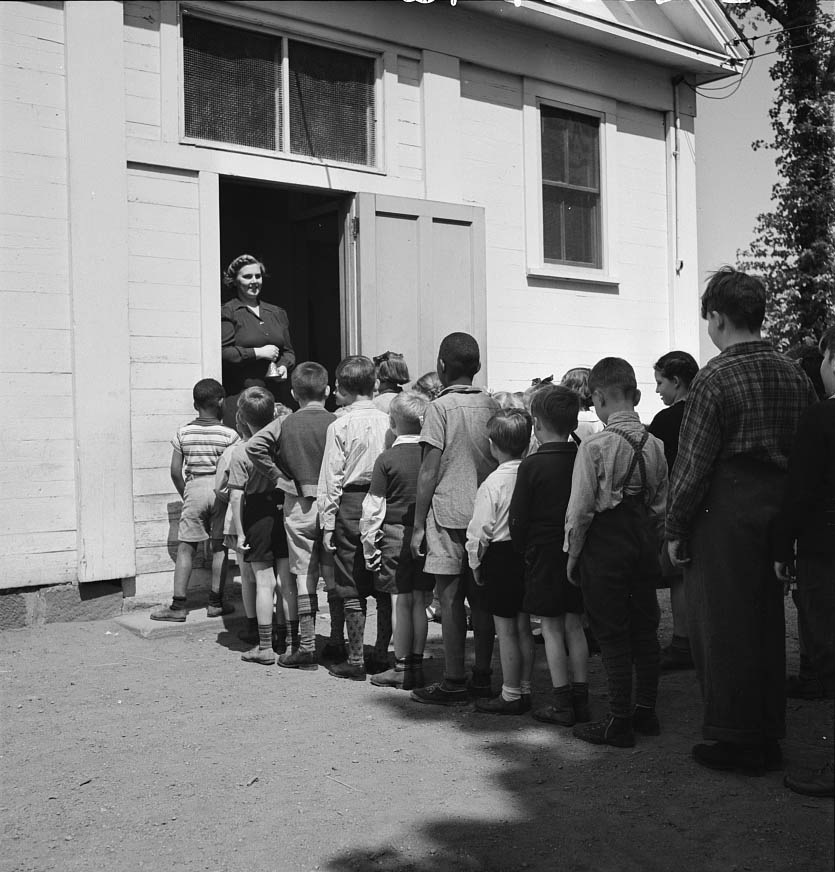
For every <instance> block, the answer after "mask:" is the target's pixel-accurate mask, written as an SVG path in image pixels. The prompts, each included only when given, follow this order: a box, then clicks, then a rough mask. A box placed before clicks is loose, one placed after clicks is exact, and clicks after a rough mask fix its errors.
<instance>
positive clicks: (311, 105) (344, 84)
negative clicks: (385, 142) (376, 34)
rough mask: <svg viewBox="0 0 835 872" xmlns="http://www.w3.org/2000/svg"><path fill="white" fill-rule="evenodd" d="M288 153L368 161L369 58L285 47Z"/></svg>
mask: <svg viewBox="0 0 835 872" xmlns="http://www.w3.org/2000/svg"><path fill="white" fill-rule="evenodd" d="M289 52H290V151H292V152H293V153H294V154H307V155H311V156H313V157H318V158H322V159H329V160H338V161H344V162H345V163H354V164H366V165H372V164H373V163H374V59H373V58H368V57H361V56H359V55H352V54H347V53H345V52H341V51H334V50H333V49H329V48H322V47H321V46H317V45H309V44H307V43H302V42H291V43H290V48H289Z"/></svg>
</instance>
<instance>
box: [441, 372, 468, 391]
mask: <svg viewBox="0 0 835 872" xmlns="http://www.w3.org/2000/svg"><path fill="white" fill-rule="evenodd" d="M461 386H463V387H467V388H471V387H472V386H473V377H472V376H471V375H462V376H459V377H458V378H453V379H450V380H449V381H447V382H444V389H446V388H452V387H461Z"/></svg>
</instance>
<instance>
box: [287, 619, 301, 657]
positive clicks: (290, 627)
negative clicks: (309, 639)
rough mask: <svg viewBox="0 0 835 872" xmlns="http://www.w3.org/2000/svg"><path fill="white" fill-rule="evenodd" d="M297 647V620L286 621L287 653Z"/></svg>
mask: <svg viewBox="0 0 835 872" xmlns="http://www.w3.org/2000/svg"><path fill="white" fill-rule="evenodd" d="M298 647H299V622H298V620H296V621H287V653H288V654H289V653H290V652H291V651H295V650H296V649H297V648H298Z"/></svg>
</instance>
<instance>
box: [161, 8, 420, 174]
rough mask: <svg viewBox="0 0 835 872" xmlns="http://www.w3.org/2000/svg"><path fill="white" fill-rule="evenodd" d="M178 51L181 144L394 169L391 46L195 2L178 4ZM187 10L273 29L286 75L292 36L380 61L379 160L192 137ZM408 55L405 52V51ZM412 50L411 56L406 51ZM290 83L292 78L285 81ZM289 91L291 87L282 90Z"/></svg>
mask: <svg viewBox="0 0 835 872" xmlns="http://www.w3.org/2000/svg"><path fill="white" fill-rule="evenodd" d="M177 11H178V13H179V14H178V15H177V41H178V46H177V54H178V76H177V80H178V92H179V93H178V100H177V105H178V124H177V127H178V130H177V133H178V137H177V139H178V142H179V143H180V144H181V145H189V146H197V147H203V148H217V149H221V150H223V151H233V152H239V153H241V154H252V155H257V156H259V157H271V158H273V159H275V160H284V161H293V162H299V163H306V164H315V165H318V166H332V167H335V168H338V169H350V170H356V171H357V172H366V173H372V174H377V175H386V174H387V173H388V172H389V169H388V167H389V166H391V165H392V164H391V163H390V155H389V142H388V140H389V139H391V137H390V136H387V135H386V133H387V127H388V125H387V123H386V119H387V118H389V117H392V118H393V117H395V116H394V115H393V114H391V113H390V110H391V108H392V107H391V105H390V104H391V103H392V100H393V98H394V95H393V93H391V91H392V89H391V88H390V87H386V85H387V84H389V83H390V82H391V74H392V69H394V70H395V72H396V64H397V53H395V52H393V51H392V50H391V47H390V46H388V45H386V44H384V43H376V42H371V41H369V40H367V39H362V38H360V39H357V40H353V39H347V38H344V37H345V35H344V34H341V33H340V34H330V33H326V32H323V30H322V28H310V30H309V32H308V30H307V29H305V28H299V27H298V23H297V22H294V23H293V24H295V25H296V26H292V25H291V24H290V22H288V21H287V20H286V19H282V18H280V17H278V16H272V15H265V14H264V13H261V12H260V11H255V10H249V9H246V8H245V7H244V8H241V7H237V6H236V9H235V13H234V16H233V15H232V14H231V13H230V10H229V9H228V8H226V9H224V8H223V6H222V5H221V4H218V3H214V2H206V3H201V2H190V3H180V4H177ZM184 12H186V13H188V14H191V15H192V16H194V17H197V18H203V19H205V20H208V21H214V22H216V23H218V24H227V25H229V26H234V27H240V28H244V29H252V30H254V31H255V32H263V31H264V30H267V31H268V32H270V33H271V34H272V35H273V36H275V37H277V38H280V39H281V40H282V54H283V55H284V60H283V63H282V76H285V78H286V71H287V62H286V50H287V41H288V40H297V41H299V42H308V43H311V44H313V45H321V46H323V47H325V48H332V49H335V50H336V51H343V52H346V53H349V54H357V55H365V56H366V57H372V58H373V59H374V100H375V112H376V117H375V124H374V140H375V146H374V149H375V155H374V156H375V161H374V163H373V164H370V165H369V164H351V163H344V162H341V161H336V160H327V159H320V158H316V157H311V156H310V155H303V154H294V153H293V152H291V151H282V150H280V149H277V150H275V151H272V150H270V149H259V148H251V147H247V146H243V145H237V144H235V143H228V142H227V143H224V142H217V141H215V140H208V139H198V138H196V137H189V136H186V133H185V117H186V116H185V81H184V68H183V63H184V57H183V54H184V52H183V30H182V19H183V13H184ZM400 54H403V52H400ZM406 54H410V53H409V52H406ZM283 84H284V85H285V86H286V81H285V82H283ZM282 92H283V93H285V100H286V89H282Z"/></svg>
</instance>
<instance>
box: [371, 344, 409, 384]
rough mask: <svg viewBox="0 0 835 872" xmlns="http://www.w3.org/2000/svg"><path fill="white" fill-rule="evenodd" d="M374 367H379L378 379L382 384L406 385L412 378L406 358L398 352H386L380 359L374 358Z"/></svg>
mask: <svg viewBox="0 0 835 872" xmlns="http://www.w3.org/2000/svg"><path fill="white" fill-rule="evenodd" d="M374 365H375V366H376V367H377V378H378V379H380V381H381V382H389V383H390V384H395V385H405V384H406V382H407V381H409V379H410V378H411V376H410V375H409V367H408V366H407V365H406V358H405V357H403V355H402V354H398V353H397V352H396V351H384V352H383V353H382V354H381V355H380V356H379V357H375V358H374Z"/></svg>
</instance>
